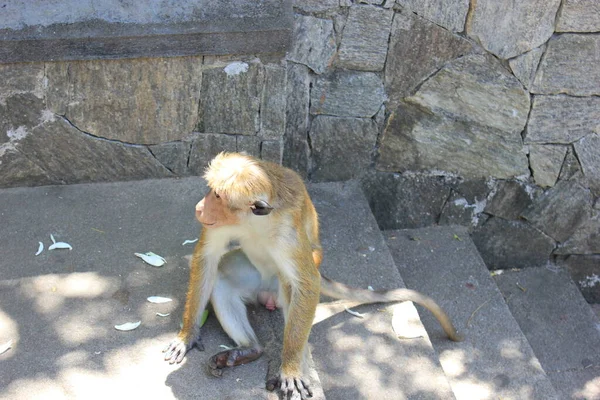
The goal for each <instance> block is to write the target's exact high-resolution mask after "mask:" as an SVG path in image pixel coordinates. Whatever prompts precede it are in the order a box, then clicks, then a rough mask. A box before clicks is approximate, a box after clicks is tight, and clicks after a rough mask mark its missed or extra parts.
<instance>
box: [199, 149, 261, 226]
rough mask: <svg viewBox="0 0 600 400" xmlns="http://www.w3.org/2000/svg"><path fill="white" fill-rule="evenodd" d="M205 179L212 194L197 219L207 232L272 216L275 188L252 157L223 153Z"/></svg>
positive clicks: (203, 204)
mask: <svg viewBox="0 0 600 400" xmlns="http://www.w3.org/2000/svg"><path fill="white" fill-rule="evenodd" d="M204 178H205V179H206V181H207V182H208V187H209V188H210V191H209V192H208V194H207V195H206V196H205V197H204V198H203V199H202V200H201V201H200V202H199V203H198V204H197V205H196V218H197V219H198V221H200V223H201V224H202V225H203V226H204V227H206V228H217V227H221V226H226V225H238V224H240V223H242V222H243V221H244V220H246V219H247V218H249V217H252V216H255V215H258V216H264V215H268V214H269V213H270V212H271V211H272V210H273V207H271V206H270V205H269V202H270V201H271V199H272V198H273V185H272V184H271V181H270V179H269V177H268V175H267V172H266V171H265V170H264V168H263V167H262V165H261V164H260V162H259V161H258V160H257V159H255V158H253V157H251V156H248V155H244V154H239V153H221V154H219V155H218V156H216V157H215V158H214V159H213V160H212V161H211V162H210V164H209V166H208V168H207V169H206V172H205V174H204Z"/></svg>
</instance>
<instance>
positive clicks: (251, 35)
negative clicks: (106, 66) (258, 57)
mask: <svg viewBox="0 0 600 400" xmlns="http://www.w3.org/2000/svg"><path fill="white" fill-rule="evenodd" d="M291 21H292V2H291V0H258V1H254V0H252V1H236V2H227V3H222V4H221V3H215V2H213V1H210V0H200V1H180V2H176V3H165V2H157V1H154V0H142V1H138V2H133V3H131V2H122V1H119V2H102V1H84V2H82V1H78V0H68V1H62V2H58V3H57V2H47V1H37V0H33V1H31V2H28V3H27V4H24V3H19V2H9V3H7V4H4V6H3V8H2V14H0V62H19V61H42V60H77V59H97V58H123V57H124V58H132V57H162V56H182V55H195V54H256V53H260V52H265V53H269V52H270V53H273V52H280V53H283V52H285V51H286V49H287V47H288V46H289V44H290V36H291V35H290V33H291V29H292V28H291Z"/></svg>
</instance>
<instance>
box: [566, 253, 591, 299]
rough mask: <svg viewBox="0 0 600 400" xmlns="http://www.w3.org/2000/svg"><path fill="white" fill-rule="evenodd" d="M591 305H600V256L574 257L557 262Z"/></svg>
mask: <svg viewBox="0 0 600 400" xmlns="http://www.w3.org/2000/svg"><path fill="white" fill-rule="evenodd" d="M557 263H558V264H559V265H560V266H562V267H565V268H567V270H568V271H569V273H570V274H571V278H572V279H573V281H574V282H575V284H576V285H577V287H579V290H581V293H582V294H583V297H584V298H585V299H586V300H587V301H588V302H589V303H600V255H587V256H585V255H573V256H569V257H566V258H564V259H559V260H557Z"/></svg>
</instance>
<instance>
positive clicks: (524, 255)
mask: <svg viewBox="0 0 600 400" xmlns="http://www.w3.org/2000/svg"><path fill="white" fill-rule="evenodd" d="M471 236H472V238H473V242H475V245H476V246H477V250H479V253H480V254H481V257H482V258H483V261H485V264H486V265H487V267H488V268H490V269H509V268H525V267H540V266H543V265H546V263H547V262H548V259H549V258H550V254H551V253H552V250H553V249H554V247H555V242H554V240H552V238H550V237H548V236H546V235H544V234H543V233H542V232H540V231H538V230H537V229H535V228H534V227H533V226H531V225H530V224H528V223H527V222H524V221H507V220H505V219H502V218H490V219H489V220H488V221H487V222H486V223H485V224H483V225H482V226H481V227H479V228H478V229H476V230H475V231H474V232H473V234H472V235H471Z"/></svg>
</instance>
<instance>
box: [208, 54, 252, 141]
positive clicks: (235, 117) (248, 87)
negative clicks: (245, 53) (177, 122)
mask: <svg viewBox="0 0 600 400" xmlns="http://www.w3.org/2000/svg"><path fill="white" fill-rule="evenodd" d="M263 83H264V69H263V67H262V65H259V64H255V63H252V64H248V63H241V62H235V63H231V64H229V65H228V66H226V67H225V68H223V67H218V68H210V69H207V70H205V71H204V74H203V79H202V97H201V99H200V109H199V116H198V117H199V122H198V130H199V131H200V132H206V133H230V134H242V135H256V133H257V132H258V131H259V115H258V113H259V109H260V104H261V95H262V88H263Z"/></svg>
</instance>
